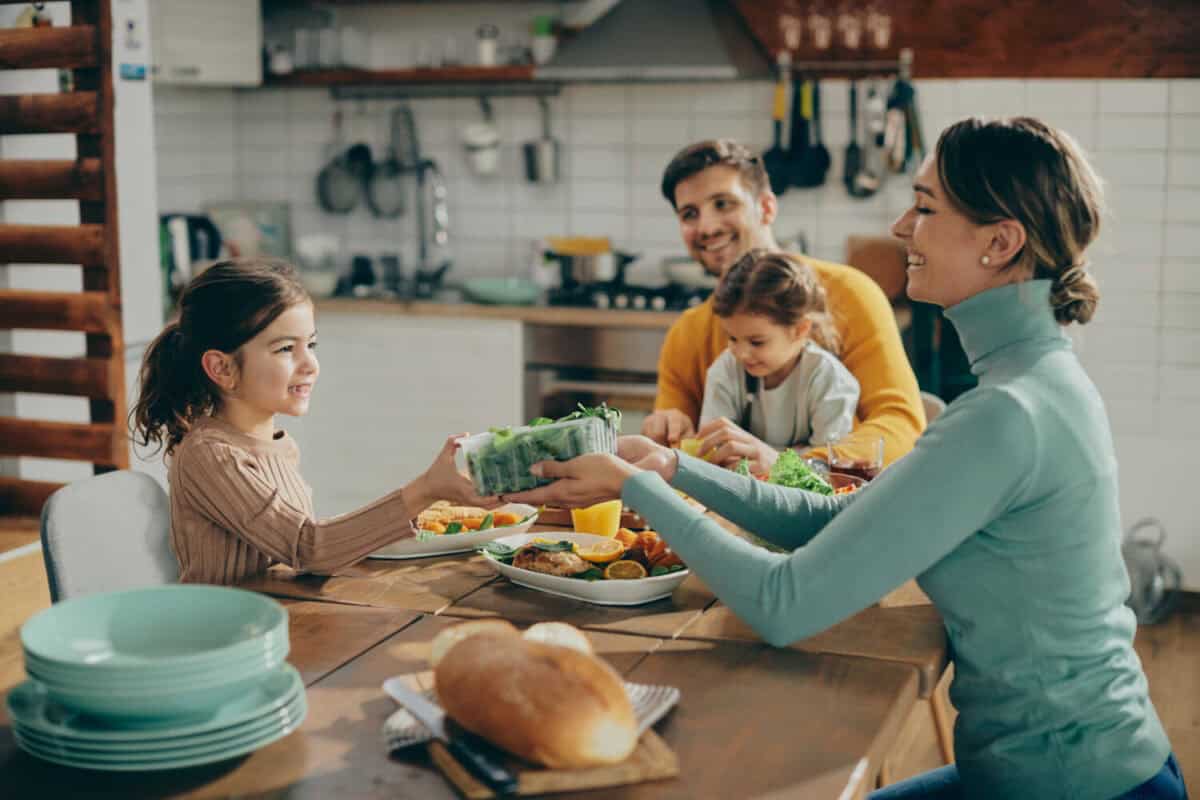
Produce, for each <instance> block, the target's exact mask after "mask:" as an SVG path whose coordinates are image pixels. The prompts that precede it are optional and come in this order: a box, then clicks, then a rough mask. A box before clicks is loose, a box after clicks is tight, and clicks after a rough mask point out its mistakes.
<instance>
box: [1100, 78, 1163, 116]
mask: <svg viewBox="0 0 1200 800" xmlns="http://www.w3.org/2000/svg"><path fill="white" fill-rule="evenodd" d="M1099 84H1100V113H1102V114H1107V113H1115V114H1165V113H1166V112H1167V108H1168V104H1167V82H1166V81H1145V80H1103V81H1099Z"/></svg>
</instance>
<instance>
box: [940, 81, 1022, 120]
mask: <svg viewBox="0 0 1200 800" xmlns="http://www.w3.org/2000/svg"><path fill="white" fill-rule="evenodd" d="M1025 109H1026V104H1025V81H1015V80H963V81H958V83H957V85H956V87H955V95H954V113H956V114H957V115H958V116H959V118H962V117H969V116H983V117H1009V116H1016V115H1019V114H1024V113H1026V111H1025Z"/></svg>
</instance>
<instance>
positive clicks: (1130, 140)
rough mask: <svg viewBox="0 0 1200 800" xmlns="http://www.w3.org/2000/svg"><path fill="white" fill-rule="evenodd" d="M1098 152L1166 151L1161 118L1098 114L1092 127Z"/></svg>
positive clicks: (1141, 115) (1156, 116) (1164, 130)
mask: <svg viewBox="0 0 1200 800" xmlns="http://www.w3.org/2000/svg"><path fill="white" fill-rule="evenodd" d="M1096 132H1097V137H1096V147H1097V148H1098V149H1100V150H1166V149H1167V117H1166V115H1165V114H1139V115H1134V114H1111V113H1106V114H1101V115H1100V119H1099V121H1098V122H1097V124H1096Z"/></svg>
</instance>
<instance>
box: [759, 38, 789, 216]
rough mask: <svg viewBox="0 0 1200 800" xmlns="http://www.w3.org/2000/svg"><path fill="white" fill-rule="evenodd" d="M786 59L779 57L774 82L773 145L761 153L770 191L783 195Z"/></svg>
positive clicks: (785, 178)
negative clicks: (776, 77) (776, 76)
mask: <svg viewBox="0 0 1200 800" xmlns="http://www.w3.org/2000/svg"><path fill="white" fill-rule="evenodd" d="M787 69H788V67H787V59H786V58H785V57H784V54H781V55H780V57H779V78H778V80H777V81H776V82H775V105H774V108H773V109H772V113H771V118H772V120H773V125H774V126H775V143H774V144H772V145H771V149H770V150H768V151H767V152H765V153H763V168H764V169H766V171H767V178H768V180H769V181H770V183H771V191H772V192H774V193H775V194H783V193H784V192H786V191H787V188H788V154H787V151H786V150H784V149H783V118H784V117H785V116H787V104H788V98H787V93H788V85H787Z"/></svg>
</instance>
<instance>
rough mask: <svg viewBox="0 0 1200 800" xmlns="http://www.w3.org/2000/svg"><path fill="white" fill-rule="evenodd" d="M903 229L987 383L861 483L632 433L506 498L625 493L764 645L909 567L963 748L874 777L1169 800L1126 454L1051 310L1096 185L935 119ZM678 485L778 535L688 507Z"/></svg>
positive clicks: (1035, 148)
mask: <svg viewBox="0 0 1200 800" xmlns="http://www.w3.org/2000/svg"><path fill="white" fill-rule="evenodd" d="M913 188H914V194H915V199H914V202H913V206H912V208H910V209H909V210H908V211H906V212H905V213H904V215H903V216H902V217H900V219H898V220H897V221H896V222H895V224H894V225H893V229H892V230H893V233H894V234H895V235H896V236H898V237H899V238H900V239H902V240H903V241H904V243H905V245H906V246H907V249H908V294H909V296H910V297H912V298H913V299H915V300H922V301H925V302H930V303H936V304H937V305H940V306H942V307H944V308H945V310H946V311H945V313H946V316H947V317H948V318H949V319H950V321H951V322H952V323H953V324H954V326H955V328H956V330H957V331H958V334H959V336H960V337H961V339H962V342H963V347H964V348H965V350H966V352H967V355H968V356H969V357H970V360H971V369H972V372H974V373H975V374H976V375H977V376H978V378H979V385H978V387H977V388H975V389H973V390H972V391H970V392H967V393H966V394H964V395H962V396H961V397H959V398H958V399H956V400H955V401H954V402H953V403H951V404H950V406H949V407H948V408H947V409H946V411H945V412H944V413H943V414H942V415H941V416H940V417H939V418H938V419H937V420H936V421H935V422H934V423H933V424H932V425H930V426H929V428H928V430H926V432H925V434H924V435H923V436H922V437H921V439H920V440H919V441H918V442H917V445H916V448H915V449H914V450H913V451H912V452H911V453H910V454H908V455H907V456H905V457H904V458H902V459H900V460H899V461H898V462H896V463H895V464H894V465H893V466H891V467H890V468H889V469H887V470H885V471H884V472H883V473H882V474H881V475H880V476H879V477H878V478H877V479H876V480H875V481H874V482H873V483H871V484H869V485H868V486H867V487H866V488H865V489H863V490H861V491H859V492H857V493H856V494H853V495H849V496H838V497H824V496H821V495H816V494H811V493H808V492H804V491H801V490H790V489H783V488H780V487H777V486H772V485H767V484H764V483H762V482H760V481H755V480H748V479H746V478H743V477H740V476H738V475H736V474H734V473H732V472H729V471H726V470H722V469H720V468H718V467H715V466H713V465H710V464H706V463H704V462H702V461H699V460H697V459H693V458H690V457H688V456H687V455H684V454H682V453H679V452H678V451H671V450H667V449H666V448H663V447H660V446H659V445H656V444H653V443H652V442H650V441H649V440H646V439H643V438H642V437H623V438H622V440H621V445H620V455H621V458H617V457H613V456H605V455H592V456H583V457H581V458H577V459H575V460H573V461H569V462H564V463H556V462H546V463H544V464H542V465H540V467H539V468H540V469H541V470H542V472H543V473H544V474H545V475H546V476H548V477H553V478H558V479H559V480H557V481H556V482H555V483H553V484H551V485H549V486H546V487H543V488H541V489H538V490H535V491H532V492H527V493H525V494H522V495H516V496H514V497H513V498H512V499H513V500H521V501H524V502H532V503H542V502H553V503H556V504H559V505H569V506H578V505H585V504H587V503H589V502H593V501H595V500H598V499H603V498H605V497H613V496H615V495H617V494H620V495H621V496H622V497H623V498H624V500H625V502H626V503H627V504H628V505H630V506H631V507H633V508H635V509H637V510H638V511H639V512H640V513H641V514H642V515H643V516H644V517H646V519H648V520H649V521H650V522H651V523H652V524H653V526H654V527H655V528H656V529H657V530H658V531H659V532H660V533H661V534H662V536H663V537H664V538H665V539H666V540H667V542H668V543H669V544H670V545H671V547H672V548H673V549H674V550H675V551H676V552H677V553H679V555H680V556H681V557H682V558H683V560H684V561H686V562H687V564H688V566H689V567H690V568H691V569H692V570H693V571H694V572H696V574H697V575H699V576H700V578H701V579H703V580H704V582H705V583H706V584H708V585H709V586H710V587H711V588H712V589H713V591H714V592H715V593H716V595H717V597H719V598H720V599H721V601H722V602H724V603H725V604H726V605H728V606H730V607H731V608H732V609H733V610H734V611H735V612H736V613H737V615H738V616H739V617H741V618H742V619H743V620H745V621H746V622H747V623H749V624H750V625H751V626H753V627H754V629H755V630H756V631H758V633H759V634H760V635H761V636H762V637H763V638H764V639H766V640H767V641H768V642H771V643H772V644H775V645H785V644H789V643H791V642H794V641H796V640H798V639H803V638H805V637H807V636H811V635H813V634H815V633H817V632H819V631H821V630H823V629H825V628H827V627H829V626H830V625H833V624H835V623H837V622H838V621H840V620H842V619H845V618H846V617H849V616H850V615H852V614H854V613H856V612H858V611H859V610H861V609H863V608H865V607H866V606H867V605H869V604H871V603H873V602H875V601H876V600H878V599H879V598H880V597H882V596H883V595H884V594H886V593H887V592H888V591H890V590H891V589H893V588H895V587H897V586H899V585H900V584H901V583H903V582H904V581H906V580H908V579H909V578H912V577H914V576H915V577H916V578H917V582H918V583H919V584H920V586H921V588H922V589H924V590H925V592H926V593H927V594H928V595H929V596H930V598H931V599H932V600H933V602H934V603H935V604H936V605H937V607H938V609H939V610H940V611H941V613H942V616H943V618H944V619H945V625H946V631H947V634H948V636H949V639H950V644H951V647H952V652H953V655H954V662H955V678H954V683H953V685H952V687H951V698H952V700H953V701H954V704H955V706H956V707H957V708H958V711H959V716H958V721H957V724H956V726H955V755H956V762H957V763H956V765H954V766H950V767H945V768H942V769H940V770H936V771H934V772H932V773H928V774H926V775H922V776H918V777H917V778H914V779H912V780H911V781H906V782H904V783H901V784H897V785H895V786H891V787H888V788H886V789H882V790H880V791H878V792H876V793H875V794H873V795H872V797H873V798H878V799H879V800H884V798H887V799H888V800H895V799H896V798H917V797H937V798H960V797H961V798H987V797H997V798H1022V800H1025V799H1026V798H1029V799H1030V800H1036V799H1038V798H1078V799H1079V800H1089V799H1091V798H1095V800H1108V798H1171V799H1172V800H1174V798H1182V797H1186V789H1185V788H1184V785H1183V779H1182V776H1181V775H1180V773H1179V768H1178V766H1177V764H1176V763H1175V759H1174V757H1173V756H1172V755H1171V747H1170V744H1169V742H1168V741H1167V737H1166V734H1165V733H1164V731H1163V727H1162V724H1161V723H1160V722H1159V719H1158V716H1157V714H1156V713H1155V710H1154V707H1153V705H1152V704H1151V702H1150V698H1149V694H1148V690H1147V686H1146V678H1145V675H1144V674H1143V672H1142V668H1141V664H1140V662H1139V660H1138V657H1137V655H1136V653H1135V652H1134V650H1133V645H1132V642H1133V635H1134V631H1135V629H1136V623H1135V620H1134V616H1133V613H1132V611H1130V610H1129V609H1128V608H1126V607H1125V606H1124V604H1123V602H1124V600H1125V598H1126V597H1127V596H1128V594H1129V579H1128V576H1127V575H1126V572H1125V567H1124V563H1123V562H1122V560H1121V552H1120V515H1119V511H1118V508H1117V497H1118V493H1117V461H1116V455H1115V453H1114V451H1113V444H1112V438H1111V435H1110V432H1109V428H1108V422H1107V420H1106V417H1105V412H1104V406H1103V403H1102V402H1101V399H1100V396H1099V395H1098V394H1097V392H1096V389H1095V387H1094V386H1093V385H1092V382H1091V381H1090V380H1089V379H1088V377H1087V375H1086V374H1085V373H1084V371H1083V369H1082V367H1081V366H1080V364H1079V361H1078V359H1077V358H1076V357H1075V354H1074V353H1073V351H1072V349H1071V343H1070V340H1069V339H1068V338H1067V337H1066V335H1065V334H1064V333H1063V331H1062V326H1063V325H1066V324H1068V323H1071V322H1079V323H1084V322H1087V321H1088V319H1090V318H1091V316H1092V313H1093V311H1094V310H1095V307H1096V303H1097V300H1098V298H1099V294H1098V292H1097V290H1096V286H1095V284H1094V283H1093V281H1092V279H1091V278H1090V277H1089V276H1088V274H1087V271H1086V268H1085V265H1084V261H1083V253H1084V250H1085V248H1086V247H1087V246H1088V245H1089V244H1090V243H1091V242H1092V241H1093V240H1094V239H1095V237H1096V234H1097V232H1098V229H1099V221H1100V213H1101V204H1100V201H1101V198H1100V189H1099V184H1098V181H1097V179H1096V177H1095V175H1094V174H1093V172H1092V170H1091V168H1090V167H1089V166H1088V164H1087V162H1086V160H1085V159H1084V158H1083V156H1082V155H1081V154H1080V152H1079V150H1078V149H1077V147H1076V146H1075V144H1074V143H1073V142H1072V141H1071V140H1070V138H1069V137H1067V136H1065V135H1064V134H1062V133H1060V132H1057V131H1054V130H1052V129H1050V128H1048V127H1047V126H1045V125H1043V124H1042V123H1040V122H1038V121H1036V120H1033V119H1028V118H1019V119H1011V120H1007V121H1000V122H983V121H981V120H976V119H971V120H965V121H963V122H959V123H957V124H955V125H953V126H951V127H950V128H948V129H947V130H946V131H945V132H944V133H943V134H942V136H941V137H940V138H939V140H938V144H937V150H936V152H935V153H934V154H933V155H932V156H930V158H929V159H927V160H926V162H925V163H924V164H923V165H922V167H921V169H920V171H919V172H918V174H917V176H916V179H915V183H914V187H913ZM672 487H674V488H677V489H680V490H682V491H684V492H686V493H688V494H690V495H692V496H693V497H695V498H696V499H697V500H699V501H700V502H702V503H704V504H705V505H707V506H708V507H709V508H711V509H713V510H715V511H717V512H718V513H720V514H721V515H722V516H724V517H726V518H728V519H730V520H732V521H733V522H735V523H737V524H738V525H740V526H742V527H743V528H745V529H747V530H750V531H753V532H754V533H756V534H758V535H759V536H761V537H763V538H765V539H768V540H770V541H772V542H774V543H775V544H778V545H781V546H783V547H786V548H788V549H790V550H791V552H790V553H789V554H779V553H773V552H768V551H767V550H764V549H762V548H759V547H756V546H754V545H752V544H749V543H747V542H744V541H742V540H741V539H738V538H735V537H732V536H730V535H728V534H727V533H726V532H725V531H723V530H722V529H721V528H720V527H719V526H718V525H717V524H716V523H715V522H713V521H711V520H709V519H706V518H705V517H704V516H702V515H700V514H698V513H696V512H695V511H694V510H693V509H692V508H691V507H690V506H689V505H688V504H687V503H685V502H683V501H682V500H681V499H680V497H679V496H678V494H676V492H674V491H672Z"/></svg>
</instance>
